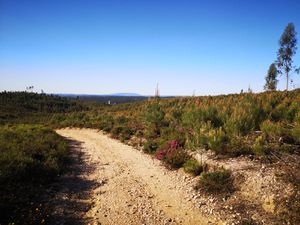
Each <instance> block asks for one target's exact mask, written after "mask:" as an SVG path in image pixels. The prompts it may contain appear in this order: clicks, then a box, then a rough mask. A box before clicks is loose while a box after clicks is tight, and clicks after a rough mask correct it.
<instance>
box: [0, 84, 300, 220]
mask: <svg viewBox="0 0 300 225" xmlns="http://www.w3.org/2000/svg"><path fill="white" fill-rule="evenodd" d="M14 96H15V97H14ZM0 103H1V115H2V117H1V122H2V123H3V124H15V123H17V124H20V123H30V124H32V123H38V124H43V125H44V126H46V127H52V128H64V127H75V128H76V129H74V133H78V135H79V136H76V138H77V139H76V140H73V141H76V142H78V143H81V141H82V138H81V137H80V132H79V131H78V128H95V129H98V130H102V131H104V132H105V133H106V134H108V135H109V136H110V137H111V138H114V139H118V140H120V141H121V142H124V143H125V144H127V145H132V146H134V147H135V148H136V149H139V150H141V151H143V152H144V153H146V154H149V155H150V157H151V158H152V159H154V158H155V159H156V160H157V161H158V162H161V164H162V165H164V166H165V167H166V168H168V169H171V170H174V171H178V169H179V171H182V170H184V171H185V172H186V173H190V174H191V177H195V178H193V184H194V188H195V189H196V193H198V194H196V195H195V196H198V197H197V198H195V199H194V196H192V197H191V199H193V200H190V201H193V202H194V203H195V204H196V205H197V204H198V205H199V208H201V209H200V211H201V213H203V214H204V215H205V214H211V213H210V212H212V211H214V212H215V214H216V215H219V216H220V217H223V219H224V218H227V219H228V221H237V220H238V221H240V222H241V221H242V218H243V217H246V218H247V222H248V224H249V223H250V224H265V223H262V221H264V220H266V219H267V220H268V221H269V224H276V221H277V222H278V221H281V222H282V223H291V224H297V223H298V222H299V220H300V218H299V215H300V213H299V202H300V187H299V184H300V168H299V163H298V162H299V160H300V139H299V138H300V89H297V90H294V91H290V92H264V93H260V94H253V93H243V94H235V95H220V96H203V97H177V98H152V99H149V100H147V101H139V102H130V103H124V104H117V105H106V104H97V103H94V102H92V101H80V100H78V99H77V100H76V99H71V100H70V99H67V98H62V97H56V96H45V95H38V94H33V93H24V92H21V93H2V94H1V102H0ZM48 107H49V108H48ZM8 115H9V116H8ZM10 126H12V125H10ZM18 126H23V125H18ZM2 129H3V137H4V138H3V140H4V139H5V137H6V136H8V137H10V138H11V139H12V141H11V142H12V143H15V145H14V146H13V149H18V150H14V151H21V152H22V151H23V150H25V153H26V154H27V153H28V150H26V149H23V148H22V146H23V144H22V143H21V142H18V138H17V136H16V135H15V136H14V135H13V136H10V135H11V133H12V132H17V133H20V134H19V136H20V135H22V136H24V137H26V135H28V134H30V133H32V132H31V131H30V130H31V128H29V129H26V130H24V129H19V128H18V127H16V126H12V127H11V128H9V127H7V125H4V126H2ZM14 130H15V131H14ZM72 132H73V131H72ZM87 132H89V131H87ZM93 132H94V131H93ZM34 135H35V134H33V136H34ZM33 136H31V137H30V138H32V139H30V140H32V141H31V142H32V143H31V144H32V145H33V146H35V144H34V143H36V146H39V145H41V140H43V138H41V137H39V138H37V139H34V138H33ZM99 138H100V137H99ZM84 141H85V139H84ZM88 141H89V142H90V141H91V142H94V139H91V140H88ZM108 143H109V139H107V141H106V145H105V146H106V147H105V148H109V146H110V145H109V144H108ZM86 144H87V143H83V146H85V145H86ZM45 146H47V145H45ZM91 146H92V147H91V148H90V151H94V150H93V146H94V145H93V144H92V145H91ZM47 148H48V150H50V149H51V145H49V146H47V147H46V148H45V149H47ZM3 152H4V151H2V153H3ZM6 152H7V151H6ZM5 154H6V153H5ZM86 154H87V155H88V154H89V153H86ZM11 156H12V157H11V158H10V159H9V160H11V161H12V162H13V161H14V158H13V155H11ZM3 157H4V158H5V157H6V156H5V155H3ZM34 157H35V156H34ZM38 157H39V156H38ZM38 160H39V158H38ZM11 165H14V164H11ZM46 165H47V164H46ZM181 168H182V169H181ZM11 170H13V169H11ZM20 172H22V170H21V171H20ZM24 172H25V171H24ZM180 173H181V172H180ZM182 176H183V175H180V176H179V177H182ZM179 179H181V178H179ZM105 182H106V181H105ZM185 182H186V181H183V184H182V185H183V186H184V185H187V184H185ZM72 185H73V184H71V186H72ZM74 185H75V184H74ZM102 185H103V184H102ZM7 188H9V187H7ZM191 193H192V192H188V193H187V194H191ZM199 196H201V198H200V197H199ZM198 198H199V199H198ZM200 200H201V204H200V203H199V201H200ZM37 202H38V201H37ZM207 202H210V203H209V204H207ZM3 204H4V203H3ZM203 204H204V205H205V206H203ZM71 205H72V204H71ZM49 207H50V206H49ZM195 207H196V206H195ZM197 207H198V206H197ZM224 207H227V208H226V209H224ZM50 208H51V207H50ZM231 208H233V209H234V210H231ZM228 209H229V211H228ZM224 212H227V213H226V214H224ZM16 214H18V212H16ZM252 217H253V218H252Z"/></svg>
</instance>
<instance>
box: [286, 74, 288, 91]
mask: <svg viewBox="0 0 300 225" xmlns="http://www.w3.org/2000/svg"><path fill="white" fill-rule="evenodd" d="M288 90H289V73H288V72H287V73H286V91H288Z"/></svg>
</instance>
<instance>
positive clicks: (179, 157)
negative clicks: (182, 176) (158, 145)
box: [164, 148, 190, 169]
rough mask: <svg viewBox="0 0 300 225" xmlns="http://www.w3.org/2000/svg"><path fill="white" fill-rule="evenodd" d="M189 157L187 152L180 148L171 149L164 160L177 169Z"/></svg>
mask: <svg viewBox="0 0 300 225" xmlns="http://www.w3.org/2000/svg"><path fill="white" fill-rule="evenodd" d="M189 158H190V156H189V155H188V154H187V152H186V151H185V150H184V149H182V148H177V149H172V150H171V151H168V152H167V153H166V155H165V158H164V162H166V163H167V164H168V166H170V167H171V168H173V169H178V168H180V167H182V166H183V164H184V163H185V162H186V161H187V160H188V159H189Z"/></svg>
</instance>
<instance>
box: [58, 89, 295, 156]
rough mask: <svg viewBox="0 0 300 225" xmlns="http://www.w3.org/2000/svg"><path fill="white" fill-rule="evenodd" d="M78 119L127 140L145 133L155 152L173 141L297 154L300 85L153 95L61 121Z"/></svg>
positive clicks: (228, 150) (224, 150)
mask: <svg viewBox="0 0 300 225" xmlns="http://www.w3.org/2000/svg"><path fill="white" fill-rule="evenodd" d="M76 121H77V123H78V124H79V126H83V127H94V128H99V129H101V130H104V131H106V132H109V133H111V134H112V135H113V137H115V138H119V139H121V140H123V141H125V140H128V139H130V138H131V137H132V136H137V137H141V138H144V139H146V143H145V145H144V149H145V151H146V152H149V153H155V152H156V151H157V150H159V149H164V148H166V145H168V143H170V142H171V141H176V142H177V143H178V146H179V147H180V148H183V149H197V148H205V149H211V150H212V151H214V152H215V153H217V154H223V155H230V156H238V155H241V154H254V155H256V156H258V157H263V156H265V155H268V154H269V153H270V151H272V152H277V153H279V152H289V153H293V152H299V143H300V139H299V137H300V90H299V89H298V90H294V91H291V92H265V93H260V94H252V93H245V94H240V95H222V96H215V97H211V96H206V97H194V98H173V99H152V100H150V101H144V102H138V103H127V104H122V105H115V106H107V107H99V108H94V110H92V111H89V112H80V113H73V114H72V115H70V116H69V118H61V121H59V123H58V125H63V126H68V125H71V126H72V125H74V126H76ZM56 122H57V121H55V120H54V121H53V123H56ZM72 123H73V124H72Z"/></svg>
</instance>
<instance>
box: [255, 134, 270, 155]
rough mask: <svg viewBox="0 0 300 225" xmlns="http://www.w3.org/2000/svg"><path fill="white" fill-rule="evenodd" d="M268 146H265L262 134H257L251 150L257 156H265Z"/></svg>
mask: <svg viewBox="0 0 300 225" xmlns="http://www.w3.org/2000/svg"><path fill="white" fill-rule="evenodd" d="M267 151H268V148H267V146H266V140H265V138H264V137H263V136H259V137H257V138H256V139H255V143H254V145H253V152H254V154H255V155H257V156H265V155H266V154H267Z"/></svg>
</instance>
